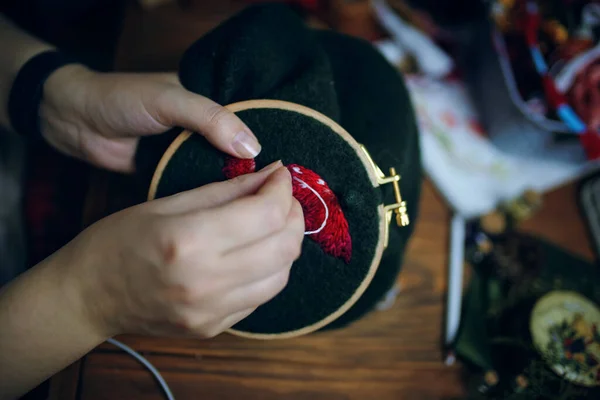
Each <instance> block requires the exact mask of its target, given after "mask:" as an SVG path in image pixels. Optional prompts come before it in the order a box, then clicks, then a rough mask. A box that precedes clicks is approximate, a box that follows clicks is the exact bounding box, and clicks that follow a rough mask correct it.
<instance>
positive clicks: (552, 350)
mask: <svg viewBox="0 0 600 400" xmlns="http://www.w3.org/2000/svg"><path fill="white" fill-rule="evenodd" d="M599 326H600V309H599V308H598V306H597V305H596V304H594V303H593V302H592V301H590V300H589V299H587V298H585V297H583V296H582V295H580V294H578V293H576V292H569V291H553V292H550V293H548V294H547V295H545V296H544V297H542V298H541V299H540V300H538V302H537V303H536V305H535V307H534V309H533V311H532V313H531V319H530V330H531V336H532V340H533V343H534V345H535V347H536V348H537V350H538V351H539V352H540V354H541V355H542V357H543V358H544V359H545V361H546V362H547V363H548V365H549V366H550V368H552V370H554V371H555V372H556V373H557V374H558V375H560V376H561V377H562V378H564V379H566V380H568V381H570V382H572V383H575V384H578V385H582V386H587V387H593V386H600V334H599V332H598V327H599Z"/></svg>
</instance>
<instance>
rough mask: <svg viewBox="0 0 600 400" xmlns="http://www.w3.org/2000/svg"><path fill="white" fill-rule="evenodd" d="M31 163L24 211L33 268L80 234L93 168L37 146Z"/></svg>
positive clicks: (47, 148) (31, 155) (30, 260)
mask: <svg viewBox="0 0 600 400" xmlns="http://www.w3.org/2000/svg"><path fill="white" fill-rule="evenodd" d="M29 160H30V163H29V165H28V170H27V173H26V186H25V193H24V210H25V221H26V222H25V225H26V231H27V242H28V247H29V251H28V260H29V262H28V265H30V266H33V265H35V264H37V263H39V262H40V261H42V260H43V259H44V258H46V257H48V256H49V255H51V254H52V253H54V252H56V251H57V250H59V249H60V248H61V247H62V246H64V245H65V244H67V243H68V242H69V241H70V240H72V239H73V238H74V237H75V236H77V234H78V233H79V232H80V230H81V226H82V224H81V215H82V210H83V204H84V199H85V193H86V187H87V186H86V184H87V177H88V175H89V167H88V166H87V165H85V164H83V163H82V162H80V161H78V160H74V159H71V158H67V157H65V156H63V155H62V154H59V153H57V152H56V151H54V150H52V149H50V148H49V147H47V146H45V145H40V146H37V147H33V148H32V149H31V152H30V156H29Z"/></svg>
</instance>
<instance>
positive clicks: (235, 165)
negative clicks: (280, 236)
mask: <svg viewBox="0 0 600 400" xmlns="http://www.w3.org/2000/svg"><path fill="white" fill-rule="evenodd" d="M255 168H256V164H255V162H254V160H247V159H236V158H230V157H228V158H227V160H226V161H225V166H224V167H223V173H224V174H225V176H226V177H227V179H232V178H235V177H236V176H239V175H243V174H247V173H250V172H253V171H254V170H255ZM286 168H287V169H288V170H289V171H290V174H291V175H292V177H297V178H298V179H301V180H302V181H303V182H304V183H306V185H308V186H310V187H311V188H313V189H314V190H316V191H317V193H319V195H320V196H321V198H322V199H323V201H324V202H325V204H326V205H327V208H328V210H329V217H328V219H327V223H326V224H325V226H324V227H323V229H321V230H319V228H320V227H321V225H322V224H323V221H324V220H325V208H324V207H323V204H322V203H321V200H320V199H319V198H318V197H317V196H316V195H315V194H314V193H313V192H312V191H311V190H309V189H307V188H306V187H304V183H302V182H299V181H298V180H296V179H292V193H293V196H294V197H295V198H296V200H298V202H299V203H300V205H301V206H302V211H303V212H304V224H305V229H306V231H309V232H310V231H317V230H319V231H318V232H316V233H313V234H310V235H309V237H310V238H311V239H312V240H314V241H315V242H317V243H318V244H319V245H320V246H321V248H322V249H323V251H324V252H325V253H327V254H329V255H331V256H334V257H337V258H341V259H342V260H344V261H345V262H346V263H349V262H350V258H351V256H352V239H351V237H350V229H349V227H348V221H347V220H346V217H345V216H344V212H343V211H342V208H341V206H340V204H339V202H338V200H337V197H336V195H335V194H334V193H333V191H332V190H331V189H330V188H329V186H328V185H327V182H325V181H324V180H323V179H322V178H321V177H320V176H319V175H318V174H316V173H315V172H314V171H311V170H310V169H308V168H305V167H303V166H301V165H298V164H291V165H288V166H286Z"/></svg>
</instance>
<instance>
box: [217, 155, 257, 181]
mask: <svg viewBox="0 0 600 400" xmlns="http://www.w3.org/2000/svg"><path fill="white" fill-rule="evenodd" d="M255 169H256V162H255V161H254V159H253V158H250V159H248V158H231V157H227V159H226V160H225V166H224V167H223V173H224V174H225V176H226V177H227V179H232V178H235V177H236V176H240V175H245V174H249V173H251V172H254V170H255Z"/></svg>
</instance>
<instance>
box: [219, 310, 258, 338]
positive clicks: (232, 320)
mask: <svg viewBox="0 0 600 400" xmlns="http://www.w3.org/2000/svg"><path fill="white" fill-rule="evenodd" d="M254 310H256V307H252V308H247V309H245V310H242V311H238V312H236V313H233V314H231V315H229V316H227V317H226V318H225V319H224V320H223V321H222V322H221V323H220V324H219V326H218V328H217V330H218V331H219V333H221V332H224V331H226V330H227V329H229V328H231V327H233V326H234V325H235V324H237V323H238V322H240V321H242V320H243V319H246V317H248V316H249V315H250V314H252V313H253V312H254Z"/></svg>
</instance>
